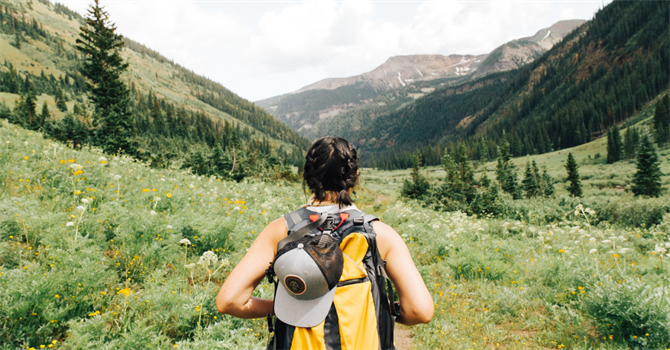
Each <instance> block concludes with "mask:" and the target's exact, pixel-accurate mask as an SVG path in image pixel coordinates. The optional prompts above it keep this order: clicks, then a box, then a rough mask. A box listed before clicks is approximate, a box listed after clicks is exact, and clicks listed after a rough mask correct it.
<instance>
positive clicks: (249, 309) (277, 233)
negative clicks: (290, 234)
mask: <svg viewBox="0 0 670 350" xmlns="http://www.w3.org/2000/svg"><path fill="white" fill-rule="evenodd" d="M286 234H287V229H286V219H284V218H283V217H282V218H280V219H277V220H275V221H273V222H271V223H270V224H269V225H267V226H266V227H265V229H263V231H262V232H261V233H260V234H259V235H258V237H257V238H256V240H255V241H254V243H253V244H252V245H251V247H250V248H249V250H248V251H247V253H246V254H245V255H244V258H242V261H240V263H239V264H237V266H235V268H234V269H233V271H232V272H231V273H230V276H228V278H227V279H226V281H225V282H224V283H223V286H221V289H220V290H219V295H218V296H217V297H216V308H217V309H218V310H219V312H220V313H222V314H228V315H231V316H235V317H240V318H260V317H265V316H266V315H267V314H271V313H272V300H271V299H259V298H256V297H252V296H251V293H253V291H254V289H255V288H256V286H257V285H258V284H259V283H260V282H261V280H263V278H264V277H265V270H266V269H267V268H268V267H269V266H270V263H271V262H272V261H273V260H274V258H275V254H276V253H277V252H276V251H275V250H276V249H277V243H278V242H279V241H280V240H281V239H282V238H284V237H286Z"/></svg>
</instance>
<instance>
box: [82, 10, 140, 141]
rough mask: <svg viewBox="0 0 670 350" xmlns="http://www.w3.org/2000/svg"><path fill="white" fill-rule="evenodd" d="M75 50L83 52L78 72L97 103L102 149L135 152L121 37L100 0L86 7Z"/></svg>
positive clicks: (98, 136)
mask: <svg viewBox="0 0 670 350" xmlns="http://www.w3.org/2000/svg"><path fill="white" fill-rule="evenodd" d="M80 30H81V32H80V33H79V38H78V39H77V50H78V51H79V52H81V53H82V54H83V60H82V68H81V73H82V75H83V76H84V77H86V78H87V81H86V85H87V87H88V89H89V93H90V96H91V100H92V101H93V102H94V103H95V107H96V111H95V112H96V124H97V126H98V129H97V139H96V142H97V143H99V144H100V145H101V146H102V147H103V149H104V150H105V152H108V153H117V152H119V151H121V152H125V153H129V154H135V153H136V144H135V143H134V142H132V141H131V138H132V137H133V135H134V120H133V117H132V115H131V114H130V113H129V111H128V99H129V94H128V88H127V87H126V85H125V84H124V83H123V81H122V80H121V74H122V73H123V72H124V71H125V70H126V69H127V68H128V64H127V63H125V62H124V61H123V59H122V58H121V55H120V54H119V51H120V50H121V49H122V48H123V45H124V42H123V37H122V36H121V35H119V34H116V26H115V25H114V24H113V23H111V22H110V20H109V14H108V13H107V12H106V11H105V10H104V9H103V8H102V7H100V3H99V0H95V1H94V4H93V5H91V7H90V8H89V9H88V14H87V17H86V25H85V26H82V27H81V28H80Z"/></svg>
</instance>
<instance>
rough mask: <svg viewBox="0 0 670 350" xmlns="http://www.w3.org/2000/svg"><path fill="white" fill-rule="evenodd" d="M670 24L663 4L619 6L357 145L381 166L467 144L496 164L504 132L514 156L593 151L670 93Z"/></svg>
mask: <svg viewBox="0 0 670 350" xmlns="http://www.w3.org/2000/svg"><path fill="white" fill-rule="evenodd" d="M667 15H668V8H667V6H664V5H663V3H662V2H655V1H652V2H626V1H614V2H613V3H611V4H610V5H608V6H607V7H606V8H604V9H602V10H601V11H599V12H598V13H597V14H596V16H595V18H594V19H593V20H592V21H590V22H588V23H587V24H586V25H584V26H582V27H580V28H579V30H577V31H575V32H573V33H571V34H570V35H568V36H567V37H566V38H565V39H564V40H563V41H562V42H561V43H559V44H558V45H556V46H554V48H552V49H551V50H550V51H549V52H547V53H545V54H544V55H543V56H542V57H540V58H539V59H537V60H536V61H534V62H533V63H531V64H529V65H527V66H524V67H522V68H520V69H517V70H514V71H509V72H505V73H496V74H493V75H490V76H486V77H484V78H481V79H478V80H474V81H472V82H467V83H464V84H461V85H458V86H454V87H448V88H444V89H440V90H437V91H435V92H433V93H432V94H430V95H428V96H426V97H424V98H421V99H419V100H417V101H416V102H415V103H412V104H409V105H407V106H405V107H404V108H401V109H399V110H397V111H394V112H391V113H387V114H384V115H381V116H379V117H377V118H376V119H374V120H373V122H372V123H371V124H370V125H369V126H366V127H365V128H362V129H361V130H359V131H358V132H357V133H356V135H355V137H354V138H355V139H356V142H357V144H358V145H359V146H361V148H362V150H365V152H366V153H368V157H370V155H373V154H374V155H375V158H376V159H380V158H387V157H390V156H391V155H392V153H393V152H396V153H398V154H399V153H400V152H402V151H412V150H414V149H416V148H417V147H421V146H427V145H432V146H434V145H435V144H436V143H438V142H439V143H441V144H442V145H443V146H446V147H447V148H450V147H453V144H454V143H455V142H458V141H462V140H465V141H466V142H467V145H468V148H469V150H470V153H471V156H473V157H475V158H477V159H479V158H480V157H481V156H482V155H483V156H484V157H485V158H491V157H492V156H493V151H494V150H495V144H496V142H497V141H498V140H500V138H501V137H502V135H503V131H505V132H507V135H508V138H509V139H510V143H511V144H512V150H513V152H514V154H515V155H517V156H518V155H525V154H536V153H544V152H547V151H551V150H556V149H561V148H567V147H572V146H576V145H579V144H582V143H584V142H588V141H590V140H592V139H593V138H596V137H599V136H600V135H602V133H604V132H606V131H607V129H608V128H609V127H610V126H612V125H614V124H615V123H621V122H623V121H625V120H626V119H628V118H629V117H630V116H632V115H634V114H635V112H636V111H638V110H639V109H640V108H641V107H642V106H643V105H644V104H645V103H646V102H648V101H650V100H651V99H653V98H655V97H656V96H657V95H658V94H659V93H661V91H662V90H663V89H664V88H665V87H667V84H668V81H669V80H668V76H669V74H668V73H669V72H668V66H667V62H668V58H669V57H670V54H669V52H668V50H669V48H668V44H667V43H668V21H667ZM482 137H485V140H484V142H483V143H487V144H488V147H487V148H488V154H482V152H483V149H484V148H483V147H482V146H481V145H482V142H481V141H480V140H479V139H480V138H482ZM368 159H369V158H368Z"/></svg>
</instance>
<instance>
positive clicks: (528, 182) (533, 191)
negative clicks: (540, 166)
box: [522, 161, 540, 198]
mask: <svg viewBox="0 0 670 350" xmlns="http://www.w3.org/2000/svg"><path fill="white" fill-rule="evenodd" d="M539 180H540V179H539V174H538V173H537V165H536V164H535V161H533V168H531V167H530V162H528V161H527V162H526V174H525V175H524V178H523V181H522V184H523V192H524V194H525V195H526V198H533V197H535V196H537V195H538V194H540V185H539V184H538V181H539Z"/></svg>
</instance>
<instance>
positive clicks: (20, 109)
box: [14, 89, 37, 130]
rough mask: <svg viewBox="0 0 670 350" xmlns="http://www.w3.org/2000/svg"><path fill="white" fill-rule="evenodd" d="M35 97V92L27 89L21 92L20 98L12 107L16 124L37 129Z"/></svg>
mask: <svg viewBox="0 0 670 350" xmlns="http://www.w3.org/2000/svg"><path fill="white" fill-rule="evenodd" d="M36 101H37V98H36V97H35V92H34V91H33V90H32V89H29V90H28V91H27V92H25V93H22V94H21V99H20V100H19V102H18V103H17V105H16V108H15V109H14V114H15V115H16V122H17V124H19V125H21V126H23V127H26V128H28V129H31V130H37V102H36Z"/></svg>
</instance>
